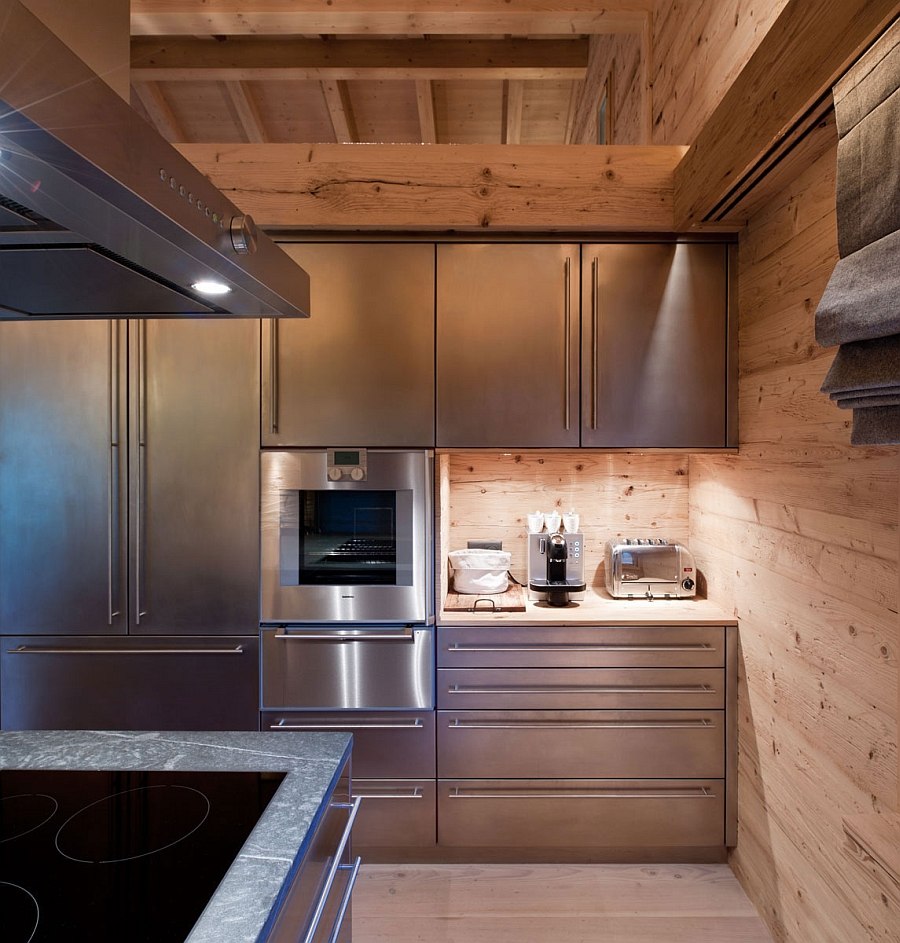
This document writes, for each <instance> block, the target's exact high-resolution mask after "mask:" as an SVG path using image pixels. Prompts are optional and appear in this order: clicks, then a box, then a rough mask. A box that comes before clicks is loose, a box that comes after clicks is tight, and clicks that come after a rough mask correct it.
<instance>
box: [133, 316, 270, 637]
mask: <svg viewBox="0 0 900 943" xmlns="http://www.w3.org/2000/svg"><path fill="white" fill-rule="evenodd" d="M129 330H130V346H129V355H130V361H131V372H130V383H131V396H130V401H131V404H130V405H131V423H132V425H131V430H132V431H131V436H130V442H129V450H130V465H129V476H130V500H131V508H130V515H129V525H130V531H131V544H130V546H131V555H130V568H131V595H130V603H129V605H130V619H131V626H130V631H131V632H132V633H137V634H156V635H177V634H188V635H229V634H231V635H247V634H249V633H251V632H256V631H258V627H259V589H258V586H259V553H258V546H259V536H258V535H259V510H258V509H259V447H258V443H259V439H258V430H259V366H258V364H259V361H258V358H257V356H256V351H257V344H258V339H259V321H257V320H251V319H247V320H234V321H224V320H214V321H207V320H203V321H200V320H181V319H179V320H147V321H133V322H131V324H130V325H129Z"/></svg>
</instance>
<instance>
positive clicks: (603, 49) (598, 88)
mask: <svg viewBox="0 0 900 943" xmlns="http://www.w3.org/2000/svg"><path fill="white" fill-rule="evenodd" d="M614 54H615V44H614V43H613V41H612V38H611V37H609V36H591V39H590V56H589V58H588V67H587V72H586V74H585V77H584V81H583V82H582V83H581V85H580V87H579V89H578V99H577V101H576V102H575V114H574V116H573V118H572V130H571V133H570V142H571V143H573V144H593V143H595V142H596V140H597V109H598V108H599V107H600V99H601V98H602V97H603V93H604V90H605V89H606V80H607V78H608V77H609V74H610V70H611V69H612V66H613V62H614V59H613V56H614Z"/></svg>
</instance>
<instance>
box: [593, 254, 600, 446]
mask: <svg viewBox="0 0 900 943" xmlns="http://www.w3.org/2000/svg"><path fill="white" fill-rule="evenodd" d="M599 400H600V262H599V260H598V259H596V258H595V259H591V428H592V429H596V428H597V409H598V403H599Z"/></svg>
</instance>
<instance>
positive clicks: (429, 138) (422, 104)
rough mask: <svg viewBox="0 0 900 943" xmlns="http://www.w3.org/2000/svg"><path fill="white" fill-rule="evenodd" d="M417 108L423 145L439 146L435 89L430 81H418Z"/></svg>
mask: <svg viewBox="0 0 900 943" xmlns="http://www.w3.org/2000/svg"><path fill="white" fill-rule="evenodd" d="M416 106H417V107H418V109H419V128H420V129H421V132H422V143H423V144H437V125H436V123H435V120H434V88H433V87H432V85H431V80H430V79H419V80H417V81H416Z"/></svg>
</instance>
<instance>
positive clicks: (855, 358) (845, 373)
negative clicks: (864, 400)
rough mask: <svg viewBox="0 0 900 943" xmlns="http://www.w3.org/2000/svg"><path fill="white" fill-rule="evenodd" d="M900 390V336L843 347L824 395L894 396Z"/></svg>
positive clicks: (824, 385) (824, 389)
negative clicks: (857, 393)
mask: <svg viewBox="0 0 900 943" xmlns="http://www.w3.org/2000/svg"><path fill="white" fill-rule="evenodd" d="M898 386H900V334H892V335H891V336H890V337H876V338H874V339H873V340H868V341H855V342H854V343H852V344H841V346H840V347H839V348H838V352H837V356H836V357H835V358H834V363H832V365H831V369H830V370H829V371H828V373H827V374H826V376H825V380H824V382H823V383H822V387H821V389H822V392H823V393H838V394H840V393H853V392H862V391H865V390H867V391H869V392H874V393H886V392H891V390H892V388H893V387H898Z"/></svg>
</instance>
